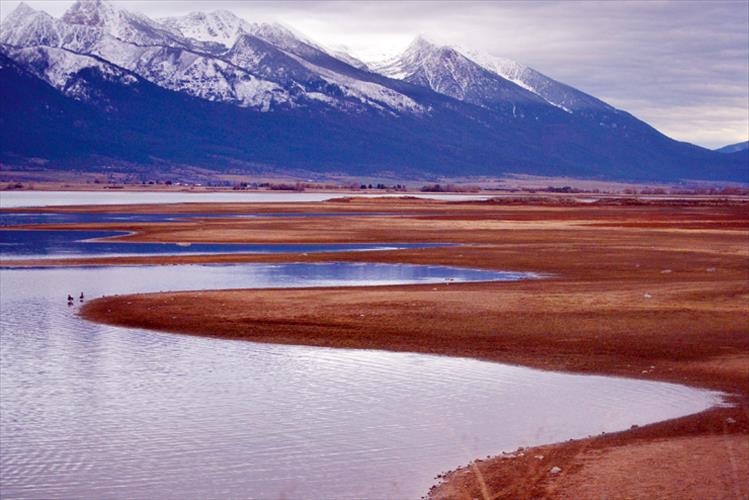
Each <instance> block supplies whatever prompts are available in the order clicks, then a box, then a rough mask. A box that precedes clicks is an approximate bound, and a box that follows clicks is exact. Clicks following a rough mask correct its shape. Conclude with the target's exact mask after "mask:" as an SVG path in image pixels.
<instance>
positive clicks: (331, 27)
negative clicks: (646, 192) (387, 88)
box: [0, 0, 749, 148]
mask: <svg viewBox="0 0 749 500" xmlns="http://www.w3.org/2000/svg"><path fill="white" fill-rule="evenodd" d="M26 3H27V4H29V5H30V6H32V7H34V8H38V9H42V10H46V11H47V12H49V13H50V14H52V15H54V16H59V15H61V14H62V13H63V12H64V11H65V9H66V8H67V7H68V6H69V5H70V4H72V3H73V2H72V0H71V1H67V0H55V1H33V0H27V1H26ZM114 3H116V4H117V5H119V6H121V7H122V8H125V9H128V10H133V11H139V12H143V13H145V14H147V15H148V16H151V17H161V16H172V15H180V14H185V13H187V12H190V11H195V10H214V9H228V10H231V11H233V12H235V13H236V14H237V15H239V16H241V17H243V18H245V19H247V20H249V21H256V20H262V21H273V20H275V21H280V22H283V23H285V24H286V25H288V26H290V27H292V28H295V29H297V30H298V31H300V32H302V33H303V34H305V35H307V36H308V37H310V38H311V39H313V40H314V41H316V42H318V43H320V44H323V45H328V46H340V45H343V46H346V47H348V49H349V51H350V52H351V53H352V54H353V55H355V56H358V57H360V58H362V59H364V60H371V59H373V58H380V57H382V56H383V55H392V54H395V53H397V52H399V51H400V50H403V49H404V48H405V47H406V46H407V45H408V43H409V42H410V41H411V39H413V38H414V37H415V36H416V35H418V34H424V35H426V36H427V37H429V38H431V39H433V40H436V41H439V42H442V43H446V44H451V45H460V46H465V47H469V48H475V49H479V50H483V51H485V52H488V53H490V54H493V55H496V56H501V57H507V58H510V59H514V60H517V61H519V62H521V63H523V64H527V65H529V66H531V67H533V68H535V69H537V70H539V71H541V72H542V73H545V74H546V75H548V76H550V77H552V78H555V79H557V80H560V81H562V82H564V83H567V84H570V85H572V86H574V87H576V88H578V89H580V90H583V91H585V92H588V93H590V94H593V95H594V96H596V97H598V98H601V99H603V100H604V101H606V102H608V103H610V104H612V105H614V106H616V107H618V108H621V109H624V110H626V111H629V112H630V113H632V114H634V115H635V116H637V117H639V118H641V119H643V120H645V121H646V122H648V123H650V124H651V125H653V126H655V127H656V128H657V129H659V130H661V131H663V132H664V133H666V134H668V135H670V136H671V137H674V138H676V139H679V140H684V141H690V142H694V143H696V144H700V145H702V146H706V147H711V148H712V147H717V146H722V145H724V144H727V143H734V142H739V141H744V140H747V137H749V62H747V61H749V2H748V1H747V0H738V1H687V0H675V1H656V0H649V1H633V0H626V1H621V2H617V1H597V2H594V1H588V2H573V1H551V0H550V1H540V0H536V1H524V2H509V1H505V2H469V1H452V2H448V1H442V2H430V1H417V2H400V1H399V2H396V1H390V2H371V1H360V2H356V1H315V0H309V1H289V2H282V1H272V2H270V1H255V2H250V1H241V0H240V1H237V0H213V1H208V0H192V1H189V0H179V1H174V0H166V1H164V0H150V1H142V0H124V1H118V2H114ZM17 4H18V1H15V0H0V15H1V16H2V17H4V16H6V15H7V14H8V13H9V12H10V11H11V10H12V9H14V8H15V6H16V5H17Z"/></svg>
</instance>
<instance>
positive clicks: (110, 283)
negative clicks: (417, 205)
mask: <svg viewBox="0 0 749 500" xmlns="http://www.w3.org/2000/svg"><path fill="white" fill-rule="evenodd" d="M520 277H522V276H519V275H511V274H510V275H502V274H494V275H492V273H489V274H487V273H486V272H484V271H470V270H457V269H452V268H439V267H429V268H424V267H420V266H387V265H377V264H358V265H353V264H314V265H310V264H295V265H237V266H167V267H109V268H82V269H79V268H76V269H64V268H54V269H46V268H45V269H26V270H19V269H0V306H1V308H2V316H1V318H0V344H1V345H2V349H0V380H2V383H1V384H0V393H1V394H0V396H1V397H0V437H1V438H2V439H1V442H2V454H1V456H0V489H1V493H2V496H3V497H8V498H10V497H34V498H40V497H42V498H71V497H87V498H92V497H96V498H120V497H121V498H185V497H190V498H217V497H248V496H252V497H261V498H280V497H305V498H372V497H378V498H382V497H390V498H415V497H418V496H420V495H422V494H424V493H425V492H426V490H427V488H428V487H429V485H430V484H431V483H432V478H433V476H434V475H435V474H436V473H438V472H440V471H443V470H446V469H448V468H452V467H455V466H457V465H460V464H462V463H466V462H467V461H469V460H470V459H473V458H476V457H479V456H484V455H487V454H490V453H492V454H493V453H497V452H499V451H501V450H509V449H514V448H516V447H517V446H521V445H523V446H527V445H532V444H538V443H544V442H552V441H559V440H564V439H568V438H572V437H580V436H585V435H588V434H593V433H599V432H601V431H613V430H619V429H624V428H627V427H629V426H630V425H632V424H645V423H648V422H652V421H656V420H661V419H665V418H669V417H675V416H678V415H683V414H687V413H690V412H696V411H699V410H702V409H704V408H706V407H708V406H710V405H712V404H713V403H715V402H716V401H717V400H718V397H717V395H716V394H714V393H710V392H707V391H700V390H694V389H690V388H687V387H683V386H678V385H673V384H663V383H653V382H644V381H636V380H626V379H617V378H606V377H591V376H571V375H564V374H558V373H551V372H542V371H536V370H530V369H526V368H522V367H514V366H506V365H500V364H495V363H486V362H480V361H474V360H470V359H461V358H446V357H434V356H424V355H418V354H404V353H388V352H380V351H362V350H334V349H321V348H309V347H300V346H280V345H264V344H255V343H249V342H232V341H222V340H216V339H207V338H199V337H189V336H180V335H172V334H163V333H155V332H148V331H143V330H136V329H123V328H114V327H109V326H103V325H97V324H93V323H88V322H83V321H81V320H80V319H78V317H77V316H76V314H75V308H69V307H67V305H66V304H65V300H64V297H65V294H67V293H69V292H73V293H74V294H75V293H78V292H79V291H81V290H83V291H85V292H86V295H87V296H88V297H91V298H93V297H96V296H100V295H104V294H123V293H132V292H139V291H158V290H180V289H194V288H198V287H200V288H234V287H267V286H274V287H290V286H309V285H323V284H327V285H341V284H358V283H378V284H385V283H395V282H420V283H423V282H442V281H444V280H445V279H455V280H470V279H488V278H498V279H518V278H520Z"/></svg>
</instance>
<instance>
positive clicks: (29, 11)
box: [3, 2, 39, 25]
mask: <svg viewBox="0 0 749 500" xmlns="http://www.w3.org/2000/svg"><path fill="white" fill-rule="evenodd" d="M38 12H39V11H37V10H35V9H33V8H31V7H29V6H28V4H26V3H24V2H21V3H19V4H18V5H17V6H16V8H15V9H13V12H11V13H10V14H8V17H6V18H5V22H3V24H6V23H7V24H8V25H12V24H15V23H17V22H19V21H22V20H24V19H26V18H28V17H29V16H33V15H34V14H37V13H38Z"/></svg>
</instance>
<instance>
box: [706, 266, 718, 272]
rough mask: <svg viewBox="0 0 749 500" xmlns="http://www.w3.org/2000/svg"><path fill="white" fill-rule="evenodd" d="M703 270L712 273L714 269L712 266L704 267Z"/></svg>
mask: <svg viewBox="0 0 749 500" xmlns="http://www.w3.org/2000/svg"><path fill="white" fill-rule="evenodd" d="M705 271H707V272H708V273H714V272H715V271H716V269H715V268H714V267H708V268H707V269H705Z"/></svg>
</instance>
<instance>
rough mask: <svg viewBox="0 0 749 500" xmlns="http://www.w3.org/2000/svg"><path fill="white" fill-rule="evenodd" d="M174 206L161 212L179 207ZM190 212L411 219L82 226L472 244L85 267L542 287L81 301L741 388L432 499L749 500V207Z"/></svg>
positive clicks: (156, 236) (202, 327) (131, 316)
mask: <svg viewBox="0 0 749 500" xmlns="http://www.w3.org/2000/svg"><path fill="white" fill-rule="evenodd" d="M164 209H165V207H164V206H161V207H160V208H159V210H161V211H162V213H163V212H164ZM138 210H142V211H143V212H148V211H149V210H154V208H153V207H148V206H144V207H128V211H129V212H131V213H132V212H137V211H138ZM179 210H183V211H188V212H189V211H193V210H194V211H195V212H194V213H216V212H222V213H236V212H238V211H243V210H247V211H252V212H253V213H259V212H263V211H267V212H271V211H272V212H282V211H298V212H305V211H309V212H311V213H320V212H335V211H342V212H376V213H383V212H385V213H391V214H392V215H390V216H387V215H370V216H339V217H324V216H323V217H314V218H301V217H296V218H278V217H275V218H271V217H260V218H252V219H228V218H227V219H195V220H180V221H177V222H169V223H152V224H146V223H142V224H141V223H127V224H81V225H76V226H75V227H76V228H79V229H83V228H86V229H94V228H101V229H126V230H129V231H134V234H131V235H128V236H126V237H123V238H122V239H123V240H131V241H169V242H197V241H201V242H207V241H210V242H247V243H292V242H293V243H304V242H308V243H332V242H348V243H352V242H445V243H457V244H459V246H452V247H442V248H425V249H411V250H401V251H393V252H390V251H382V252H355V253H325V254H308V255H300V254H274V255H224V256H207V255H204V256H195V255H193V256H175V257H171V256H160V257H120V258H107V259H76V260H75V263H78V264H105V263H119V264H128V263H132V264H135V263H162V264H168V263H188V262H253V261H254V262H292V261H295V262H314V261H367V262H389V263H398V262H402V263H412V264H441V265H454V266H464V267H476V268H486V269H497V270H510V271H528V272H535V273H540V274H541V275H542V276H543V278H542V279H538V280H529V281H520V282H506V283H470V284H468V283H467V284H455V283H445V284H440V285H428V286H427V285H419V286H393V287H362V288H318V289H296V290H288V289H287V290H281V289H272V290H231V291H206V292H197V291H196V292H179V293H161V294H144V295H133V296H126V297H107V298H103V299H99V300H96V301H93V302H90V303H88V304H86V306H85V307H83V308H82V310H81V314H82V316H83V317H84V318H87V319H90V320H93V321H99V322H104V323H108V324H114V325H123V326H131V327H141V328H150V329H157V330H163V331H170V332H178V333H183V334H194V335H210V336H219V337H225V338H232V339H237V340H253V341H262V342H277V343H292V344H308V345H320V346H329V347H343V348H345V347H350V348H373V349H389V350H401V351H415V352H424V353H433V354H441V355H454V356H472V357H476V358H481V359H488V360H494V361H501V362H507V363H515V364H523V365H528V366H533V367H539V368H545V369H552V370H564V371H571V372H579V373H597V374H610V375H622V376H628V377H637V378H647V379H654V380H663V381H670V382H678V383H685V384H689V385H694V386H700V387H708V388H712V389H719V390H723V391H726V392H727V393H729V394H731V397H730V398H729V403H730V405H729V406H726V407H725V408H715V409H712V410H709V411H707V412H704V413H702V414H699V415H694V416H689V417H685V418H682V419H677V420H672V421H668V422H662V423H659V424H654V425H651V426H647V427H643V428H638V429H632V430H629V431H625V432H622V433H617V434H614V435H608V436H596V437H592V438H589V439H585V440H578V441H573V442H569V443H560V444H553V445H549V446H544V447H539V448H536V449H531V450H522V451H520V452H517V453H514V454H512V455H500V456H498V457H494V458H490V459H485V460H480V461H478V460H477V461H476V462H473V463H472V464H469V465H468V466H466V467H465V468H461V469H458V470H456V471H453V472H450V473H448V474H446V475H444V476H443V477H441V478H440V479H442V481H441V482H440V484H439V485H437V486H436V487H435V488H434V489H433V490H432V491H431V492H430V494H431V495H432V496H434V497H438V498H461V497H465V498H476V497H479V498H480V497H485V498H495V497H513V498H515V497H539V496H546V497H552V498H592V497H596V498H599V497H603V496H605V497H608V498H638V497H640V498H644V497H654V496H655V497H661V498H662V497H670V498H685V497H687V498H690V497H691V498H703V497H706V496H707V497H711V498H745V497H747V496H749V486H748V484H749V483H748V481H747V479H746V478H747V477H749V314H747V313H748V312H749V205H748V204H747V203H746V201H745V200H732V201H725V200H719V199H707V200H705V199H700V200H693V199H692V200H690V199H684V200H662V201H658V200H651V201H647V202H642V201H637V200H621V199H617V200H602V201H601V202H600V203H593V204H582V203H576V202H574V201H570V200H559V199H553V200H524V201H523V200H503V201H500V202H463V203H458V202H432V201H425V200H408V199H398V200H361V199H346V200H339V201H329V202H321V203H314V204H312V203H309V204H297V205H293V206H288V207H286V208H284V207H281V206H279V205H276V204H274V205H273V206H272V207H270V206H268V205H265V206H263V205H252V206H246V205H241V206H236V205H223V206H210V205H208V206H190V207H182V208H179ZM45 227H49V228H52V227H55V226H51V225H50V226H45ZM69 227H70V226H69ZM44 263H45V264H47V265H49V264H55V263H65V264H69V263H70V261H59V262H50V261H44ZM17 264H19V265H31V264H35V262H33V261H26V262H19V263H17ZM498 451H499V450H498ZM539 457H541V458H539ZM557 468H558V469H557ZM436 472H438V471H435V473H436Z"/></svg>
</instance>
